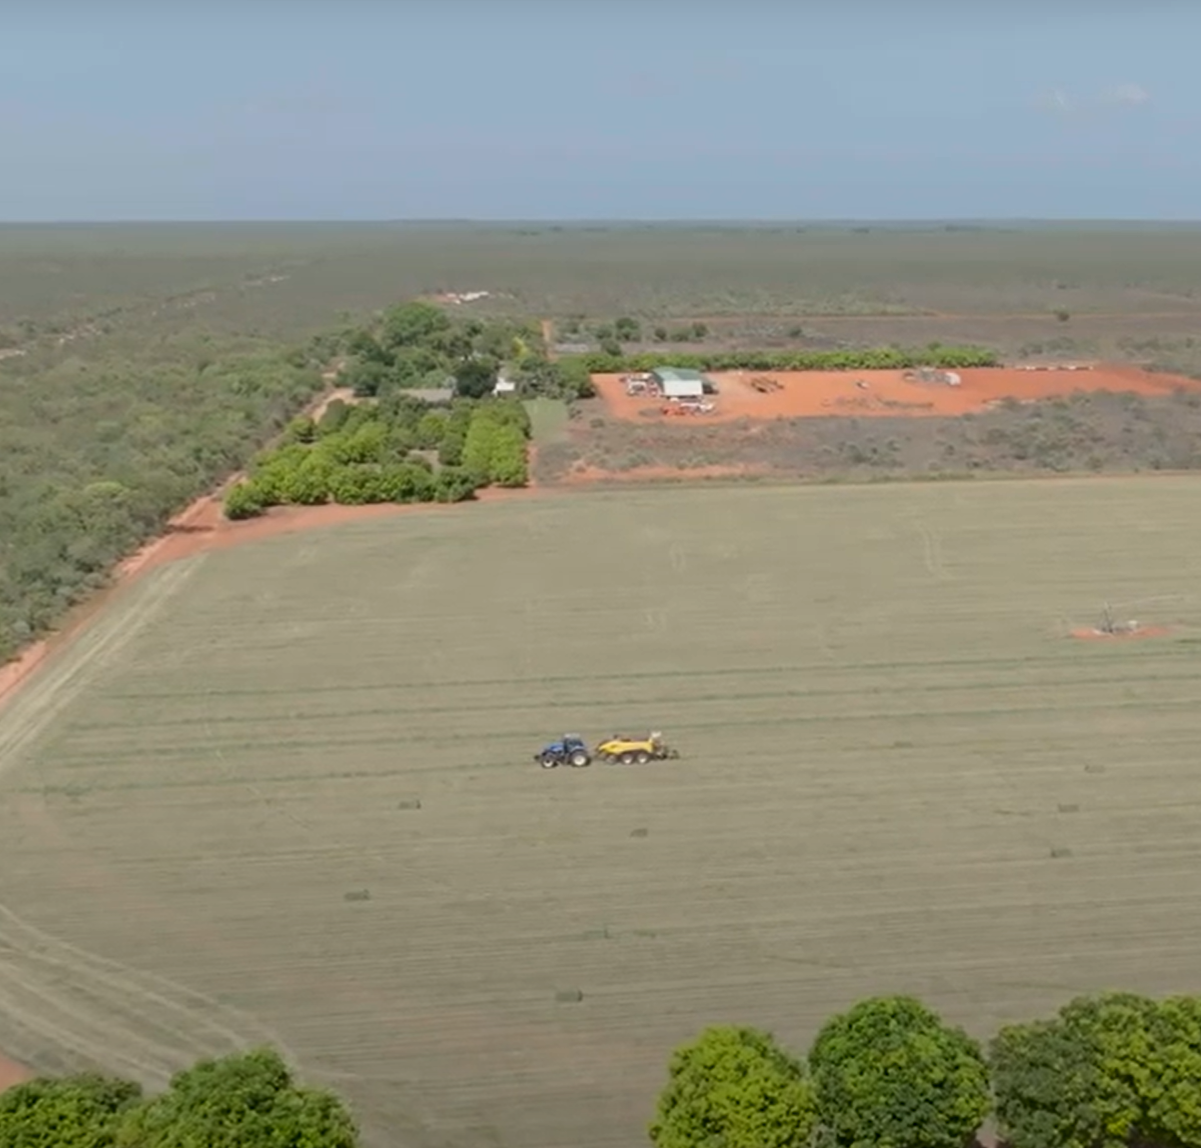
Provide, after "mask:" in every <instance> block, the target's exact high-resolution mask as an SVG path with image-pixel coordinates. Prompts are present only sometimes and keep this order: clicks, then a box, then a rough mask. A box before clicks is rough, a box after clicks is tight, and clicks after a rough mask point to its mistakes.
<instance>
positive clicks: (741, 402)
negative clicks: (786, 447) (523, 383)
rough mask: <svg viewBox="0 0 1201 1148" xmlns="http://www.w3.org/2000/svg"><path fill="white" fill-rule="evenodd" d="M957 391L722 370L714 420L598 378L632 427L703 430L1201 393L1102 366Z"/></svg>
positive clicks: (874, 377) (966, 384) (911, 383)
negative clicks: (769, 385) (1113, 395)
mask: <svg viewBox="0 0 1201 1148" xmlns="http://www.w3.org/2000/svg"><path fill="white" fill-rule="evenodd" d="M955 374H956V375H957V376H958V378H959V383H958V385H956V386H952V385H949V384H948V383H946V382H924V381H921V380H920V379H915V378H907V377H906V375H907V372H905V371H715V372H710V373H709V377H710V378H711V379H712V380H713V382H714V383H715V384H716V386H717V394H716V395H713V396H710V397H709V401H710V402H712V403H713V404H714V407H715V409H714V410H713V411H711V412H709V413H707V414H696V415H675V414H667V413H665V412H666V411H668V410H669V409H670V408H671V405H672V404H670V403H668V402H666V401H664V400H661V399H654V398H648V397H647V396H646V395H627V394H626V392H625V386H624V384H623V383H622V381H621V377H620V376H619V375H597V376H595V383H596V386H597V389H598V391H599V393H600V395H601V397H602V398H603V399H604V401H605V405H606V406H607V407H608V409H609V410H610V412H611V413H612V414H613V415H614V416H615V417H617V418H619V419H623V420H626V421H638V422H644V421H654V420H666V419H670V421H672V422H678V423H685V422H691V423H696V424H698V425H703V424H705V423H713V422H733V421H736V420H738V419H791V418H821V417H828V416H832V415H843V416H852V417H872V416H876V417H892V418H896V417H898V416H912V417H922V416H925V417H932V416H943V417H945V416H956V415H965V414H973V413H976V412H979V411H984V410H988V409H989V407H992V406H995V405H996V404H997V403H1000V402H1002V401H1004V400H1006V399H1011V400H1015V401H1018V402H1037V401H1038V400H1040V399H1049V398H1056V397H1061V396H1065V395H1070V394H1072V393H1073V392H1075V391H1113V392H1121V391H1132V392H1134V393H1136V394H1140V395H1147V396H1162V395H1170V394H1171V393H1172V392H1173V391H1175V390H1178V389H1180V388H1185V389H1189V390H1198V389H1201V388H1199V387H1198V384H1197V383H1196V382H1195V381H1194V380H1192V379H1186V378H1181V377H1178V376H1175V375H1160V374H1151V373H1149V372H1147V371H1142V370H1139V369H1138V368H1137V367H1127V366H1121V365H1117V364H1113V365H1109V364H1094V365H1090V366H1088V367H1083V368H1080V369H1076V370H1071V369H1067V368H1059V369H1051V370H1023V369H1021V368H1012V367H980V368H973V369H970V370H962V371H957V372H955ZM757 378H767V379H771V380H773V381H774V382H776V383H778V384H779V389H778V390H773V391H769V392H768V393H766V394H765V393H761V392H759V391H757V390H755V389H754V388H753V387H752V386H751V381H752V379H757Z"/></svg>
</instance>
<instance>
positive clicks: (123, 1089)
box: [0, 1074, 142, 1148]
mask: <svg viewBox="0 0 1201 1148" xmlns="http://www.w3.org/2000/svg"><path fill="white" fill-rule="evenodd" d="M141 1096H142V1090H141V1088H140V1087H139V1086H138V1085H136V1084H131V1083H129V1082H128V1081H124V1080H112V1079H109V1078H107V1077H103V1076H95V1075H91V1074H85V1075H81V1076H69V1077H66V1078H64V1079H62V1080H46V1079H39V1080H31V1081H28V1082H27V1083H25V1084H18V1085H16V1086H15V1087H13V1088H10V1089H8V1090H7V1091H5V1092H3V1093H0V1144H3V1145H4V1148H112V1145H114V1144H115V1143H116V1140H115V1137H116V1134H117V1128H118V1126H119V1124H120V1122H121V1118H122V1116H123V1114H124V1113H126V1112H128V1111H129V1110H130V1109H131V1108H132V1107H133V1106H134V1105H136V1104H137V1103H138V1102H139V1101H140V1100H141Z"/></svg>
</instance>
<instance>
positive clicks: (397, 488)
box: [225, 391, 530, 519]
mask: <svg viewBox="0 0 1201 1148" xmlns="http://www.w3.org/2000/svg"><path fill="white" fill-rule="evenodd" d="M529 435H530V419H529V414H528V413H527V412H526V409H525V407H524V406H523V405H522V404H521V402H520V401H518V400H517V399H513V398H508V397H505V398H486V399H455V400H453V401H452V403H451V404H450V406H449V407H448V408H445V409H443V408H439V407H436V406H434V405H432V404H430V403H427V402H425V401H423V400H421V399H418V398H414V397H412V396H410V395H406V394H405V393H404V392H403V391H392V392H390V393H389V394H388V395H386V396H385V397H384V398H382V399H379V400H377V401H374V402H366V403H356V404H353V405H347V404H345V403H342V402H339V401H335V402H334V403H332V404H331V405H330V406H329V408H328V409H327V410H326V412H325V413H324V415H322V417H321V419H320V420H319V421H317V422H314V421H313V420H312V419H311V418H307V417H301V418H298V419H294V420H293V421H292V423H291V424H290V425H289V427H288V429H287V433H286V435H285V441H284V442H283V443H282V444H281V445H280V446H278V447H275V448H273V449H270V450H266V451H263V452H262V453H260V454H259V456H258V457H257V458H256V459H255V460H254V462H253V463H252V465H251V467H250V471H249V474H248V475H247V477H246V478H245V479H244V480H243V481H241V482H239V483H237V484H236V485H235V486H233V487H232V488H231V489H230V490H229V492H228V493H227V495H226V499H225V513H226V515H227V516H228V517H230V518H235V519H236V518H252V517H254V516H255V515H257V514H261V513H263V511H265V510H267V509H268V508H270V507H272V506H285V505H300V506H317V505H320V504H323V503H328V502H337V503H341V504H343V505H348V506H351V505H363V504H366V503H381V502H400V503H403V502H462V501H464V500H466V499H469V498H473V497H474V496H475V492H476V491H477V490H479V489H480V488H481V487H485V486H510V487H519V486H525V485H526V483H527V482H528V481H529V470H528V466H527V462H526V444H527V440H528V438H529Z"/></svg>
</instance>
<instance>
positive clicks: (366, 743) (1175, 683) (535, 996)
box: [0, 478, 1201, 1148]
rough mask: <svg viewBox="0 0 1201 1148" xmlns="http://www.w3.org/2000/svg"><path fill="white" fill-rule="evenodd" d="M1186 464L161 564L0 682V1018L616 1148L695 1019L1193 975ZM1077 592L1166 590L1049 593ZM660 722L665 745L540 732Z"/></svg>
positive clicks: (84, 1060) (470, 1136)
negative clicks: (623, 761)
mask: <svg viewBox="0 0 1201 1148" xmlns="http://www.w3.org/2000/svg"><path fill="white" fill-rule="evenodd" d="M1199 490H1201V487H1199V486H1198V484H1197V482H1196V481H1195V480H1188V479H1175V478H1162V479H1155V480H1146V479H1143V480H1094V481H1091V482H1090V481H1087V480H1082V481H1072V480H1063V481H1058V482H1054V483H1049V482H997V483H983V482H982V483H978V484H972V483H959V484H951V483H946V484H927V485H903V486H902V485H896V486H892V485H880V486H864V487H825V488H772V487H753V486H745V487H731V488H711V489H710V488H705V489H697V488H691V489H689V488H675V489H666V490H664V489H659V490H638V489H629V490H621V491H616V492H606V491H594V492H593V491H590V492H586V493H580V494H576V495H568V496H563V497H560V498H552V497H538V496H533V497H531V498H529V499H528V500H512V501H506V502H498V503H492V504H484V505H480V506H478V507H464V508H457V509H454V510H449V511H441V512H438V511H432V512H430V513H408V514H401V515H397V516H396V517H395V518H392V519H376V520H373V521H370V522H361V523H357V524H347V525H344V526H341V527H338V528H334V529H330V530H328V531H326V532H321V533H315V534H309V535H293V536H280V537H277V538H274V539H271V540H266V541H262V542H259V543H255V544H252V545H248V546H246V547H244V548H240V549H232V550H224V551H214V552H210V553H207V554H204V555H201V556H200V557H197V558H193V559H190V560H186V561H184V562H182V563H177V564H173V565H168V566H165V567H162V568H160V569H159V570H157V571H154V572H153V573H152V574H150V575H148V576H147V577H146V578H145V579H143V580H142V581H140V582H138V583H135V584H134V585H132V586H131V587H130V588H128V589H127V590H126V591H125V592H124V593H122V594H120V595H119V596H118V597H117V598H116V599H115V600H114V601H113V602H112V604H111V605H110V607H109V609H108V610H106V611H105V612H104V613H103V614H101V615H98V616H97V618H96V620H95V621H94V623H93V624H92V626H91V628H90V630H89V631H88V632H87V633H85V634H84V636H83V637H82V638H81V639H80V640H79V641H78V642H77V643H76V644H74V645H73V646H72V647H70V649H69V650H67V651H65V652H64V653H63V654H61V655H60V656H59V657H58V659H57V660H56V661H55V662H53V663H52V664H51V665H50V666H49V668H48V670H47V671H46V672H45V673H44V674H43V675H42V676H40V677H39V678H37V679H35V680H34V682H33V684H32V685H31V686H30V687H29V688H28V689H27V690H26V691H24V692H22V693H21V694H19V695H17V697H16V699H15V700H14V701H13V702H12V703H11V704H10V705H9V706H8V707H7V708H6V709H5V710H4V711H3V715H2V716H0V760H2V761H3V762H4V774H3V777H2V778H0V787H2V789H3V794H2V799H0V869H2V871H3V872H4V875H5V877H4V894H3V896H4V905H3V906H2V907H0V945H2V946H3V949H2V953H3V959H2V960H0V1048H3V1049H4V1050H5V1051H7V1052H9V1053H10V1054H11V1055H14V1056H16V1057H17V1058H19V1059H24V1060H26V1061H27V1062H29V1063H31V1064H32V1065H33V1066H34V1067H35V1068H38V1069H42V1070H58V1069H61V1068H64V1067H88V1066H100V1067H104V1068H107V1069H109V1070H113V1071H119V1072H124V1073H129V1074H136V1075H138V1076H139V1077H141V1078H142V1079H144V1080H146V1081H147V1082H148V1083H151V1084H154V1083H157V1082H160V1081H161V1080H162V1079H163V1078H164V1076H165V1074H166V1073H168V1072H170V1071H171V1070H172V1069H173V1068H176V1067H178V1066H180V1065H182V1064H184V1063H187V1062H188V1061H189V1060H190V1059H191V1058H193V1057H195V1056H196V1055H199V1054H201V1053H204V1052H209V1051H211V1052H217V1051H222V1050H224V1049H226V1048H228V1047H231V1046H235V1045H237V1044H240V1043H244V1042H258V1041H262V1040H272V1041H275V1042H276V1043H278V1044H279V1045H281V1046H282V1047H283V1048H284V1049H285V1050H286V1051H287V1052H288V1053H289V1054H291V1055H293V1056H295V1057H296V1058H297V1059H298V1061H299V1062H300V1064H301V1066H302V1069H303V1070H304V1072H305V1073H306V1074H307V1075H308V1077H309V1078H310V1079H312V1080H314V1081H318V1082H322V1083H325V1084H329V1085H331V1086H334V1087H336V1088H338V1089H340V1090H341V1091H342V1092H343V1093H344V1094H345V1095H346V1096H347V1097H348V1098H349V1100H350V1101H351V1102H352V1104H353V1105H354V1107H355V1110H356V1112H357V1114H358V1116H359V1118H360V1120H361V1121H362V1123H363V1125H364V1127H365V1129H366V1132H367V1136H368V1143H369V1144H371V1145H373V1146H374V1148H384V1146H385V1145H414V1146H417V1148H432V1146H435V1145H437V1146H442V1145H453V1146H455V1148H477V1146H478V1148H484V1146H494V1145H497V1144H504V1145H511V1146H514V1148H563V1146H565V1145H572V1146H573V1148H632V1146H634V1145H637V1144H639V1143H643V1142H645V1140H644V1128H645V1123H646V1121H647V1118H648V1117H649V1115H650V1113H651V1110H652V1107H653V1102H654V1097H655V1094H656V1092H657V1090H658V1088H659V1087H660V1085H661V1082H662V1079H663V1075H664V1070H665V1066H666V1062H667V1058H668V1055H669V1053H670V1051H671V1049H672V1047H673V1046H674V1045H676V1044H677V1043H679V1042H680V1041H682V1040H685V1039H686V1038H688V1037H690V1036H691V1035H693V1034H694V1033H695V1032H696V1031H697V1030H698V1029H699V1028H700V1027H701V1026H703V1025H705V1024H708V1023H712V1022H719V1021H733V1022H745V1023H750V1024H757V1025H762V1026H765V1027H768V1028H770V1029H772V1030H774V1031H775V1032H776V1033H777V1034H778V1035H779V1036H780V1037H781V1038H782V1039H783V1040H785V1041H787V1042H789V1043H792V1044H793V1045H794V1046H797V1047H801V1048H803V1047H804V1045H805V1043H806V1042H807V1041H808V1039H809V1038H810V1037H811V1035H812V1034H813V1032H814V1030H815V1028H816V1026H817V1025H818V1024H819V1023H820V1022H821V1021H822V1020H823V1019H824V1018H825V1017H826V1016H827V1015H829V1014H830V1013H831V1012H832V1011H834V1010H836V1009H838V1008H840V1007H843V1006H846V1005H848V1004H849V1003H850V1002H852V1001H854V1000H855V999H857V998H859V997H862V996H864V995H866V994H869V993H875V992H898V991H899V992H910V993H916V994H918V995H921V996H923V997H925V998H926V999H927V1000H928V1001H929V1002H930V1003H931V1004H933V1005H934V1006H936V1007H937V1008H939V1009H941V1010H943V1011H944V1012H945V1014H946V1015H947V1016H948V1017H949V1018H950V1019H952V1020H953V1021H956V1022H960V1023H963V1024H965V1025H967V1026H968V1027H969V1028H970V1029H971V1030H972V1031H973V1032H975V1033H977V1034H979V1035H981V1036H987V1035H988V1034H989V1033H990V1032H992V1031H993V1030H995V1028H996V1026H998V1025H999V1024H1001V1023H1003V1022H1006V1021H1010V1020H1014V1019H1018V1018H1028V1017H1031V1016H1034V1015H1038V1014H1040V1013H1045V1012H1047V1011H1049V1010H1052V1009H1053V1008H1055V1007H1057V1006H1058V1005H1060V1004H1062V1003H1063V1002H1064V1001H1065V1000H1066V999H1068V998H1069V997H1070V996H1072V995H1073V994H1075V993H1078V992H1082V991H1087V990H1095V989H1101V988H1105V987H1124V988H1129V989H1135V990H1140V991H1144V992H1168V991H1197V989H1198V980H1197V977H1198V974H1197V961H1196V952H1197V948H1198V945H1199V944H1201V918H1198V916H1197V914H1196V913H1195V912H1193V911H1192V909H1193V904H1192V902H1193V899H1194V895H1195V894H1194V891H1195V888H1196V885H1197V880H1198V878H1201V834H1199V833H1198V823H1199V819H1201V777H1199V775H1198V772H1197V762H1196V746H1197V743H1198V738H1199V736H1201V706H1198V704H1197V697H1198V690H1199V681H1201V667H1199V662H1198V651H1199V649H1201V646H1198V644H1197V642H1198V639H1199V636H1201V599H1199V596H1198V590H1197V585H1196V573H1195V572H1196V569H1197V565H1198V562H1199V561H1201V536H1199V535H1198V533H1197V531H1196V530H1195V522H1196V505H1197V496H1198V491H1199ZM1107 601H1108V602H1109V603H1111V604H1112V606H1113V608H1114V612H1115V614H1117V615H1118V616H1119V617H1120V618H1127V617H1136V618H1138V619H1140V620H1141V621H1144V622H1146V623H1148V624H1157V625H1166V626H1170V627H1172V628H1173V633H1172V634H1171V636H1169V637H1167V638H1164V639H1156V640H1151V639H1148V640H1144V641H1130V642H1110V643H1107V642H1082V641H1076V640H1073V639H1071V638H1068V637H1066V636H1065V634H1066V633H1067V631H1069V630H1070V629H1071V628H1072V627H1074V626H1082V625H1084V626H1087V625H1089V624H1091V623H1093V622H1094V621H1096V620H1097V619H1098V618H1099V616H1100V612H1101V609H1102V607H1103V605H1104V603H1105V602H1107ZM647 728H659V729H662V730H663V731H664V732H665V733H666V734H667V736H668V738H669V739H670V740H671V741H672V742H674V743H675V744H677V745H678V746H679V748H680V749H681V751H682V753H683V758H682V759H681V760H680V761H678V762H668V763H662V764H659V765H652V766H646V767H642V768H639V767H620V766H618V767H608V766H593V767H592V768H591V769H588V770H568V769H565V770H559V771H553V772H550V771H542V770H541V769H539V768H538V767H537V766H536V765H535V764H534V762H533V761H532V760H531V757H532V755H533V753H534V752H535V750H536V749H537V748H539V746H540V745H541V744H542V743H543V741H545V740H547V739H549V738H551V737H552V736H554V735H557V734H559V733H562V732H564V731H579V732H582V733H583V734H585V735H586V736H587V737H588V738H589V739H590V740H591V739H599V738H601V737H602V736H605V735H609V734H612V733H614V732H616V731H619V730H620V731H627V730H632V729H641V730H645V729H647ZM578 994H582V998H581V999H570V998H574V997H575V996H577V995H578ZM559 998H569V999H559Z"/></svg>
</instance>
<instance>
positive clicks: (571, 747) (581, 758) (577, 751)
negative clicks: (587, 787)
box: [534, 733, 592, 769]
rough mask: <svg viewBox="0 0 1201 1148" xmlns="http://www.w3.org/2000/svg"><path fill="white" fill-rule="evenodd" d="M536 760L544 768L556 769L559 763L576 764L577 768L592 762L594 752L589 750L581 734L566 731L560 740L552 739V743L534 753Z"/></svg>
mask: <svg viewBox="0 0 1201 1148" xmlns="http://www.w3.org/2000/svg"><path fill="white" fill-rule="evenodd" d="M534 760H535V761H536V762H538V764H539V765H541V766H542V768H543V769H554V768H555V767H556V766H559V765H574V766H575V767H576V768H577V769H582V768H583V767H584V766H586V765H591V764H592V754H591V753H589V752H588V747H587V745H585V744H584V739H583V738H582V737H580V735H579V734H576V733H565V734H564V735H563V736H562V738H560V739H559V740H558V741H552V742H551V743H550V745H548V746H544V747H543V749H542V750H541V751H540V752H538V753H536V754H534Z"/></svg>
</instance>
